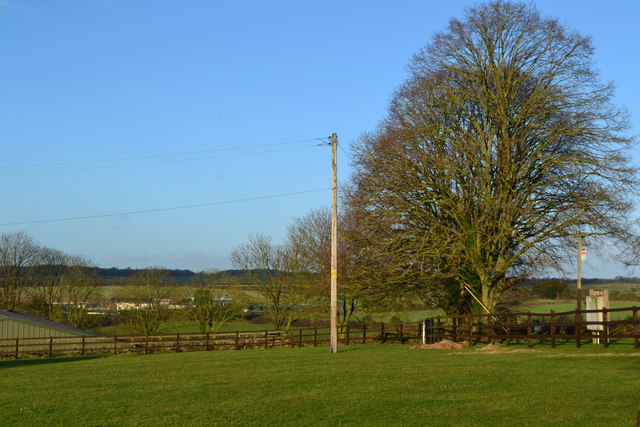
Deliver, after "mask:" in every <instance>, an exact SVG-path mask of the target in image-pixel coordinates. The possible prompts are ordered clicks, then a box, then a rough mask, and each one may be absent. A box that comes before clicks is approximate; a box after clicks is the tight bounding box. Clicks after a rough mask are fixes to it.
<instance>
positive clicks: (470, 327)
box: [465, 314, 473, 347]
mask: <svg viewBox="0 0 640 427" xmlns="http://www.w3.org/2000/svg"><path fill="white" fill-rule="evenodd" d="M465 318H466V319H467V328H468V329H467V333H468V335H469V347H471V346H472V345H473V316H472V315H470V314H467V315H466V316H465Z"/></svg>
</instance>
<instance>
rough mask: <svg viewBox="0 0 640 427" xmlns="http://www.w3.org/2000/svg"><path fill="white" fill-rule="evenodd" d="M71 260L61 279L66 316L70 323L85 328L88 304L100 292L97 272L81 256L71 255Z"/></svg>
mask: <svg viewBox="0 0 640 427" xmlns="http://www.w3.org/2000/svg"><path fill="white" fill-rule="evenodd" d="M70 261H71V262H70V265H69V267H68V268H67V271H66V272H65V274H64V275H63V276H62V278H61V280H60V287H61V288H62V295H63V298H64V303H65V312H64V318H65V321H66V322H67V324H68V325H70V326H73V327H75V328H84V327H85V326H86V324H87V320H88V310H87V304H88V303H89V302H90V301H91V300H92V299H93V298H95V297H96V296H97V294H98V278H97V272H96V270H95V269H93V268H91V267H90V264H89V262H88V261H86V260H85V259H83V258H81V257H71V260H70Z"/></svg>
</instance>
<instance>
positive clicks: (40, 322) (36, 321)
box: [0, 308, 96, 336]
mask: <svg viewBox="0 0 640 427" xmlns="http://www.w3.org/2000/svg"><path fill="white" fill-rule="evenodd" d="M5 319H11V320H15V321H18V322H22V323H28V324H30V325H34V326H39V327H42V328H46V329H54V330H56V331H60V332H66V333H69V334H72V335H94V336H95V335H96V334H94V333H92V332H88V331H85V330H83V329H78V328H74V327H72V326H69V325H64V324H62V323H58V322H54V321H52V320H47V319H43V318H42V317H38V316H31V315H28V314H24V313H19V312H17V311H7V310H3V309H1V308H0V322H1V321H3V320H5Z"/></svg>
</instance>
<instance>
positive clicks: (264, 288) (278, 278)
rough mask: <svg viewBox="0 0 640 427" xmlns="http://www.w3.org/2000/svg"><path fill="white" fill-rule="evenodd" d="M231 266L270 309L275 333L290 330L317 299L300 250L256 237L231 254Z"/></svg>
mask: <svg viewBox="0 0 640 427" xmlns="http://www.w3.org/2000/svg"><path fill="white" fill-rule="evenodd" d="M231 262H232V263H233V265H234V266H235V267H236V268H239V269H241V270H244V271H245V272H246V274H248V275H249V277H250V279H251V282H252V283H253V284H254V285H255V286H256V289H257V290H258V292H259V293H260V294H261V295H262V297H263V299H264V301H265V303H266V305H267V306H268V310H269V315H270V316H271V321H272V322H273V326H274V328H275V329H282V328H285V329H289V328H290V327H291V325H292V323H293V322H295V321H296V320H298V319H299V318H300V316H301V314H302V313H303V311H304V310H305V309H307V308H308V304H309V303H310V302H312V301H313V300H314V299H315V296H314V295H313V293H312V292H310V291H309V286H308V283H309V280H312V278H311V274H310V273H309V271H308V270H306V269H305V267H304V260H303V257H302V255H301V249H300V247H298V246H296V245H288V244H283V245H277V244H274V243H273V242H272V241H271V238H270V237H267V236H264V235H261V234H256V235H251V236H249V241H248V242H247V243H245V244H243V245H240V246H239V247H237V248H235V249H234V250H233V251H232V252H231Z"/></svg>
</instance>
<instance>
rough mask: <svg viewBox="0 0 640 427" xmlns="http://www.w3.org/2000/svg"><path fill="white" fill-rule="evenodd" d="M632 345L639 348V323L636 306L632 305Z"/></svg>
mask: <svg viewBox="0 0 640 427" xmlns="http://www.w3.org/2000/svg"><path fill="white" fill-rule="evenodd" d="M633 323H634V326H633V333H634V335H635V337H634V338H633V345H634V347H635V348H640V325H639V324H638V307H636V306H633Z"/></svg>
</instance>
